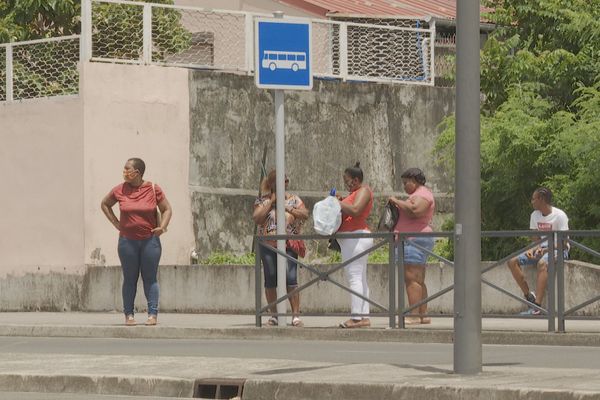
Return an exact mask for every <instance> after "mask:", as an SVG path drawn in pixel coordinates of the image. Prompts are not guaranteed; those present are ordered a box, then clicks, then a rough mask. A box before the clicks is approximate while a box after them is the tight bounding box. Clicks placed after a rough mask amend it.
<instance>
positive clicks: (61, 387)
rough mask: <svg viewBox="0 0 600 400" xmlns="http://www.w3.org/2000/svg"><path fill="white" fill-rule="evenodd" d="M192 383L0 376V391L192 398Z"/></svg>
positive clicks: (118, 378) (160, 379) (181, 380)
mask: <svg viewBox="0 0 600 400" xmlns="http://www.w3.org/2000/svg"><path fill="white" fill-rule="evenodd" d="M194 382H195V381H194V380H191V379H172V378H143V377H137V376H130V377H123V376H100V375H30V374H0V391H4V392H39V393H82V394H83V393H85V394H102V395H120V396H123V395H132V396H158V397H185V398H191V397H192V395H193V393H194Z"/></svg>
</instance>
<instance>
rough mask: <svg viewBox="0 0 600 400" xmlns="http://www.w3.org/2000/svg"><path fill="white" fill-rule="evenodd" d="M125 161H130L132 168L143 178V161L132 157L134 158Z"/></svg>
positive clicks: (144, 168) (144, 164)
mask: <svg viewBox="0 0 600 400" xmlns="http://www.w3.org/2000/svg"><path fill="white" fill-rule="evenodd" d="M127 161H131V163H132V164H133V168H135V169H137V170H138V171H140V175H141V176H144V172H146V163H145V162H144V160H142V159H141V158H135V157H134V158H130V159H129V160H127Z"/></svg>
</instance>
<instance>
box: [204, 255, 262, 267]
mask: <svg viewBox="0 0 600 400" xmlns="http://www.w3.org/2000/svg"><path fill="white" fill-rule="evenodd" d="M255 257H256V256H255V255H254V253H247V254H242V255H239V256H238V255H235V254H232V253H222V252H215V253H212V254H211V255H210V256H208V257H207V258H205V259H203V260H200V261H199V262H198V264H203V265H254V263H255Z"/></svg>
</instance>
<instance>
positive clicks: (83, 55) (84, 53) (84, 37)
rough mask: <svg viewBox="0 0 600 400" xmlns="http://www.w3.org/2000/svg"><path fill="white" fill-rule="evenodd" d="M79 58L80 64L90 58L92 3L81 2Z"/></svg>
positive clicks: (86, 0)
mask: <svg viewBox="0 0 600 400" xmlns="http://www.w3.org/2000/svg"><path fill="white" fill-rule="evenodd" d="M79 45H80V49H79V57H80V61H81V63H84V62H86V61H90V58H92V1H91V0H82V2H81V37H80V39H79Z"/></svg>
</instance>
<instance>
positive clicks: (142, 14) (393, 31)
mask: <svg viewBox="0 0 600 400" xmlns="http://www.w3.org/2000/svg"><path fill="white" fill-rule="evenodd" d="M258 16H260V17H264V16H269V15H265V14H255V13H247V12H237V11H227V10H212V9H211V10H208V9H203V8H197V7H184V6H173V5H165V4H153V3H143V2H137V1H125V0H83V3H82V22H83V23H82V26H83V28H82V29H83V33H84V36H86V37H87V36H89V37H90V40H86V39H83V40H82V43H83V44H84V46H85V47H84V48H83V49H82V56H83V57H84V58H85V59H86V60H92V61H102V62H116V63H134V64H155V65H168V66H181V67H192V68H203V69H219V70H227V71H242V72H245V73H248V74H250V73H252V72H253V68H254V62H253V57H254V40H253V38H254V24H253V21H254V18H255V17H258ZM312 23H313V29H312V31H313V34H312V35H313V37H312V45H313V57H312V62H313V73H314V75H315V76H317V77H323V78H336V79H342V80H358V81H375V82H405V83H415V84H427V85H433V76H434V74H433V62H432V60H433V59H434V44H435V43H434V40H432V38H435V27H430V28H429V29H422V28H406V27H396V26H382V25H375V24H363V23H353V22H342V21H330V20H312Z"/></svg>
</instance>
